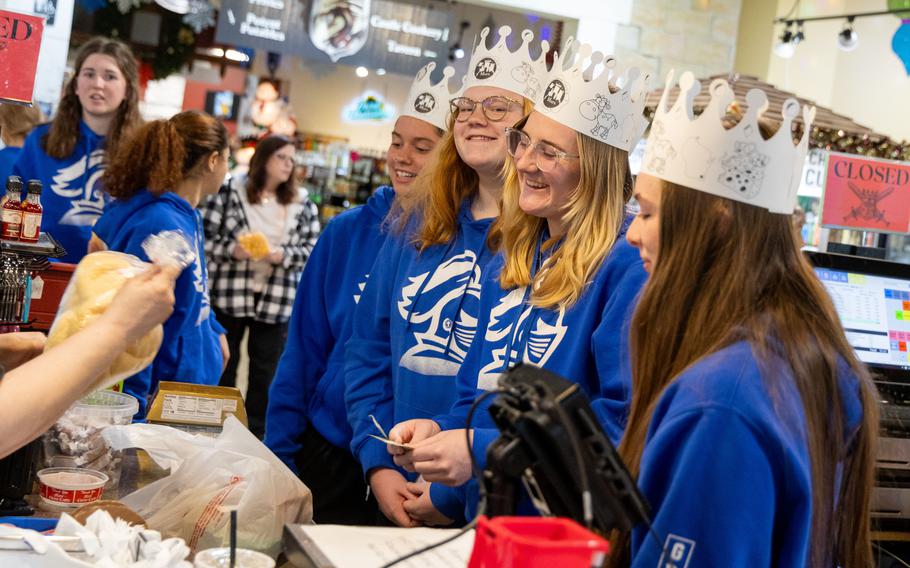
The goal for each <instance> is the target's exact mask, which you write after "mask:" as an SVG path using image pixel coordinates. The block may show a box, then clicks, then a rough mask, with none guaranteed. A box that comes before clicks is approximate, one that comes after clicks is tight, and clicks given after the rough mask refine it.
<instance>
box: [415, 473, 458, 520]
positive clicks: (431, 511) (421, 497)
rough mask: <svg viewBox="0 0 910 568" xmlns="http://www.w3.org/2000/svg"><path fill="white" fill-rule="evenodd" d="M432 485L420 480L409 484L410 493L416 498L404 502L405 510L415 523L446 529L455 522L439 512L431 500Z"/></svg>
mask: <svg viewBox="0 0 910 568" xmlns="http://www.w3.org/2000/svg"><path fill="white" fill-rule="evenodd" d="M430 485H431V484H430V483H427V482H426V481H423V480H420V481H418V482H417V483H408V485H407V488H408V491H410V492H411V494H412V495H414V496H415V497H416V499H410V500H408V501H405V502H404V510H405V511H406V512H407V514H408V515H409V516H410V517H411V518H412V519H413V520H415V521H417V522H419V523H422V524H425V525H427V526H431V527H445V526H448V525H451V524H452V523H453V522H454V521H452V519H450V518H448V517H447V516H445V515H443V514H442V513H440V512H439V509H437V508H436V507H435V506H434V505H433V501H432V499H430Z"/></svg>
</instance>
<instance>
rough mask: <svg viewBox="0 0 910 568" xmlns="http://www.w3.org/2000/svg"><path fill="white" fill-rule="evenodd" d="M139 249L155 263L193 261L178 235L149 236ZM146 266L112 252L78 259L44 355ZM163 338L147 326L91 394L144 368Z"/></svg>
mask: <svg viewBox="0 0 910 568" xmlns="http://www.w3.org/2000/svg"><path fill="white" fill-rule="evenodd" d="M142 247H143V250H145V253H146V254H147V255H148V256H149V258H151V259H152V261H153V262H155V263H156V264H174V265H178V266H180V267H186V266H188V265H189V264H190V263H191V262H192V261H193V259H194V258H195V253H194V252H193V249H192V247H191V246H190V244H189V240H188V239H187V237H186V235H184V234H183V233H181V232H178V231H165V232H162V233H159V234H158V235H152V236H150V237H149V238H147V239H146V240H145V242H144V243H143V244H142ZM147 267H148V264H147V263H145V262H143V261H141V260H139V259H138V258H136V257H135V256H132V255H129V254H124V253H119V252H112V251H103V252H95V253H92V254H89V255H87V256H86V257H85V258H83V259H82V261H80V262H79V265H78V266H77V267H76V270H75V272H74V273H73V277H72V279H71V280H70V283H69V285H68V286H67V288H66V290H65V291H64V293H63V298H62V299H61V300H60V307H59V308H58V309H57V317H56V318H55V319H54V323H53V325H51V330H50V333H49V334H48V338H47V345H46V347H45V351H47V350H50V349H53V348H54V347H56V346H57V345H59V344H60V343H62V342H63V341H65V340H66V338H68V337H70V336H71V335H74V334H76V333H78V332H79V331H81V330H82V329H84V328H85V327H86V326H88V325H90V324H91V323H92V322H93V321H95V319H97V318H98V316H100V315H101V314H103V313H104V311H105V310H106V309H107V307H108V306H110V305H111V302H112V301H113V300H114V296H116V295H117V292H118V291H119V290H120V288H121V286H123V284H124V283H125V282H126V281H127V280H128V279H130V278H132V277H133V276H136V275H137V274H140V273H141V272H143V271H144V270H145V269H146V268H147ZM163 337H164V328H163V327H162V326H160V325H159V326H157V327H155V328H153V329H152V330H151V331H150V332H148V333H147V334H146V335H145V336H144V337H142V338H141V339H139V340H138V341H136V342H135V343H133V344H132V345H130V346H129V347H128V348H127V349H126V351H124V352H123V354H121V355H120V357H118V358H117V359H115V360H114V362H113V364H111V366H110V368H108V369H107V371H105V372H104V373H102V374H101V376H99V377H98V379H97V380H96V381H95V384H94V385H93V387H92V389H91V390H98V389H104V388H108V387H110V386H112V385H115V384H116V383H118V382H119V381H121V380H122V379H125V378H126V377H129V376H131V375H135V374H136V373H138V372H139V371H141V370H143V369H145V368H146V367H148V366H149V365H150V364H151V362H152V360H153V359H154V358H155V355H157V353H158V348H159V347H161V341H162V339H163Z"/></svg>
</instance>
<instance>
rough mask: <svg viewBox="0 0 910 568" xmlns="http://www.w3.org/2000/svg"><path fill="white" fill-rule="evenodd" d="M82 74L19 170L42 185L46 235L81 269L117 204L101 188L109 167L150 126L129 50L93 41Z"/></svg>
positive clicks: (80, 61) (35, 134)
mask: <svg viewBox="0 0 910 568" xmlns="http://www.w3.org/2000/svg"><path fill="white" fill-rule="evenodd" d="M74 67H75V70H76V72H75V74H74V75H73V77H72V78H71V79H70V80H69V82H68V83H67V84H66V87H64V89H63V96H62V97H61V99H60V105H59V106H58V107H57V113H56V115H55V116H54V120H53V122H51V123H50V124H45V125H42V126H39V127H38V128H36V129H35V130H34V131H32V133H31V134H30V135H29V136H28V138H26V140H25V146H24V147H23V148H22V152H21V153H20V154H19V158H18V159H17V161H16V164H15V165H14V166H13V173H14V174H16V175H18V176H20V177H21V178H22V179H23V180H29V179H38V180H41V183H42V185H43V186H44V192H43V193H42V194H41V204H42V206H43V207H44V217H43V218H42V222H41V229H42V230H43V231H45V232H47V233H50V234H51V235H52V236H53V237H54V238H55V239H57V241H59V242H60V244H61V245H63V248H65V249H66V256H64V257H63V258H61V259H60V260H61V261H62V262H73V263H75V262H79V260H80V259H81V258H82V257H83V256H85V255H86V253H87V251H88V244H89V239H90V237H91V232H92V225H94V224H95V221H96V220H97V219H98V217H99V216H100V215H101V213H102V212H103V211H104V206H105V204H106V203H107V202H108V200H109V197H108V195H107V193H105V191H104V190H103V188H102V187H101V178H102V175H103V174H104V167H105V163H106V162H107V161H108V159H109V157H110V156H112V155H114V154H115V153H116V152H117V150H118V149H119V147H120V145H121V143H122V142H123V140H124V138H125V136H126V135H127V134H128V132H129V131H130V130H131V129H133V128H135V127H137V126H138V125H139V124H141V123H142V118H141V117H140V116H139V72H138V66H137V65H136V56H135V55H133V53H132V52H131V51H130V49H129V47H127V46H126V45H125V44H123V43H121V42H119V41H117V40H113V39H109V38H104V37H96V38H93V39H91V40H89V41H88V42H86V43H85V44H84V45H83V46H82V47H81V48H79V51H78V52H77V53H76V60H75V63H74Z"/></svg>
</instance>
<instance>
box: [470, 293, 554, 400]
mask: <svg viewBox="0 0 910 568" xmlns="http://www.w3.org/2000/svg"><path fill="white" fill-rule="evenodd" d="M524 296H525V288H524V287H521V288H516V289H514V290H512V291H511V292H509V293H508V294H507V295H506V296H505V297H504V298H502V299H501V300H500V301H499V304H498V305H497V306H496V307H495V308H493V310H492V311H490V322H489V324H487V329H486V333H485V334H484V341H486V343H487V344H488V345H490V346H491V347H492V349H490V350H489V353H490V355H489V356H490V357H492V360H491V361H489V362H488V363H487V364H486V365H484V366H483V367H482V368H481V369H480V373H479V374H478V376H477V388H479V389H482V390H492V389H495V388H496V386H497V382H498V380H499V375H500V374H502V373H503V372H504V371H505V370H506V369H508V368H509V367H511V366H512V364H513V363H517V362H518V358H517V357H520V360H521V361H522V362H525V363H533V364H534V365H537V366H538V367H543V366H544V365H546V364H547V361H549V360H550V357H552V356H553V353H555V352H556V349H557V348H558V347H559V344H560V343H562V340H563V338H564V337H565V336H566V332H567V331H568V330H569V328H568V326H566V325H565V324H564V323H563V320H564V319H565V313H566V310H565V308H559V311H553V310H537V311H536V312H534V313H535V316H536V319H535V320H534V321H533V322H531V324H530V326H529V325H528V318H529V317H531V314H532V311H533V306H527V305H524V302H523V300H524ZM545 320H555V321H552V323H548V322H547V321H545ZM516 326H517V331H516ZM529 328H530V331H529ZM526 333H529V335H530V336H529V337H528V338H527V340H525V334H526ZM521 345H524V346H525V347H524V351H523V352H521V353H516V352H515V349H518V348H520V346H521ZM516 356H517V357H516Z"/></svg>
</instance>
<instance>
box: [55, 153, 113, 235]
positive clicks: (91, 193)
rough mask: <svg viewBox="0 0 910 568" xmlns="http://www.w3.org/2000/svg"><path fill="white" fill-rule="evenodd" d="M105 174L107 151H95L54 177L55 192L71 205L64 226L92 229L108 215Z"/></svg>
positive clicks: (61, 170)
mask: <svg viewBox="0 0 910 568" xmlns="http://www.w3.org/2000/svg"><path fill="white" fill-rule="evenodd" d="M103 174H104V150H95V151H94V152H92V153H91V154H89V155H88V156H86V157H85V158H83V159H81V160H78V161H76V162H74V163H73V164H71V165H69V166H67V167H65V168H62V169H60V170H59V171H57V173H56V174H55V175H54V177H53V178H51V191H53V192H54V193H55V194H57V195H59V196H60V197H64V198H66V199H68V200H69V202H70V209H69V211H67V212H66V213H64V214H63V216H62V217H61V218H60V224H61V225H76V226H80V227H91V226H92V225H94V224H95V221H97V220H98V217H100V216H101V213H103V212H104V203H105V202H104V193H103V192H102V190H101V176H102V175H103Z"/></svg>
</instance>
